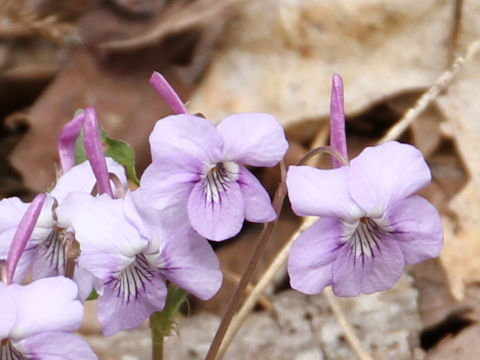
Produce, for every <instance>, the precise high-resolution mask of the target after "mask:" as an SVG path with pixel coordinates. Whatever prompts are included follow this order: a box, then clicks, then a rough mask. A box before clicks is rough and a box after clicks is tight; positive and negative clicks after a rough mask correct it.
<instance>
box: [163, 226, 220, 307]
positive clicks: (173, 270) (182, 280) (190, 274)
mask: <svg viewBox="0 0 480 360" xmlns="http://www.w3.org/2000/svg"><path fill="white" fill-rule="evenodd" d="M160 256H161V259H162V260H163V263H164V269H163V270H162V274H163V275H164V276H165V277H166V278H167V279H168V280H170V281H171V282H173V283H174V284H175V285H177V286H178V287H180V288H182V289H184V290H187V291H188V292H189V293H191V294H193V295H195V296H196V297H198V298H200V299H202V300H208V299H210V298H211V297H212V296H214V295H215V294H216V293H217V291H218V290H219V289H220V286H221V285H222V272H221V270H220V263H219V261H218V258H217V256H216V255H215V252H214V251H213V249H212V247H211V246H210V244H209V243H208V241H206V240H205V239H204V238H202V237H201V236H200V235H198V234H197V233H195V232H194V231H193V230H184V231H180V232H174V233H172V234H171V235H170V236H169V237H168V238H166V239H165V243H164V246H163V248H162V252H161V255H160Z"/></svg>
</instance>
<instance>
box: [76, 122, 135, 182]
mask: <svg viewBox="0 0 480 360" xmlns="http://www.w3.org/2000/svg"><path fill="white" fill-rule="evenodd" d="M100 136H101V139H102V143H103V148H104V151H105V156H110V157H111V158H112V159H113V160H115V161H116V162H117V163H119V164H121V165H123V166H124V167H125V169H126V171H127V176H128V178H129V179H130V180H132V181H133V182H134V183H135V185H137V186H139V185H140V181H139V180H138V178H137V172H136V170H135V152H134V151H133V149H132V147H131V146H130V145H129V144H128V143H126V142H125V141H122V140H117V139H112V138H110V137H108V135H107V133H106V131H105V130H104V129H103V128H100ZM85 160H87V152H86V150H85V143H84V132H83V129H82V131H81V132H80V135H79V136H78V138H77V141H76V143H75V164H80V163H82V162H84V161H85Z"/></svg>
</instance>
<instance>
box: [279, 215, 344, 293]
mask: <svg viewBox="0 0 480 360" xmlns="http://www.w3.org/2000/svg"><path fill="white" fill-rule="evenodd" d="M342 234H343V229H342V223H341V221H339V220H337V219H334V218H322V219H320V220H318V221H317V222H316V223H315V224H313V225H312V226H311V227H310V228H309V229H308V230H306V231H305V232H304V233H303V234H301V235H300V236H299V237H298V239H297V240H296V241H295V242H294V243H293V245H292V250H291V251H290V257H289V259H288V274H289V276H290V285H291V286H292V288H294V289H296V290H298V291H301V292H303V293H305V294H309V295H313V294H319V293H321V292H322V291H323V289H324V288H325V287H326V286H328V285H331V283H332V281H333V263H334V262H335V259H336V258H337V253H338V249H339V248H340V247H341V246H342V245H343V243H342V242H341V238H342Z"/></svg>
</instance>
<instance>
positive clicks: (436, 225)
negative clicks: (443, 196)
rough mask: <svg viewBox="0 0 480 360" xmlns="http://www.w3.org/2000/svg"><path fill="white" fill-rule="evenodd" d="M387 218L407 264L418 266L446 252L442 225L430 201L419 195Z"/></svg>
mask: <svg viewBox="0 0 480 360" xmlns="http://www.w3.org/2000/svg"><path fill="white" fill-rule="evenodd" d="M386 217H387V219H388V222H389V224H390V226H391V227H392V228H393V231H392V236H393V237H394V238H395V240H397V241H398V244H399V246H400V249H401V250H402V253H403V255H404V256H405V262H406V263H407V264H409V265H413V264H417V263H419V262H422V261H424V260H427V259H430V258H434V257H437V256H439V255H440V252H441V251H442V248H443V226H442V221H441V220H440V214H439V213H438V211H437V210H436V209H435V208H434V207H433V205H432V204H430V203H429V202H428V201H427V200H425V199H424V198H422V197H421V196H418V195H414V196H410V197H408V198H406V199H405V200H401V201H398V202H397V203H395V204H393V205H392V207H391V208H390V209H389V210H388V212H387V214H386Z"/></svg>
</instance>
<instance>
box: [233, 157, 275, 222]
mask: <svg viewBox="0 0 480 360" xmlns="http://www.w3.org/2000/svg"><path fill="white" fill-rule="evenodd" d="M237 182H238V184H239V185H240V189H241V190H242V194H243V200H244V201H245V219H247V220H248V221H251V222H257V223H266V222H270V221H273V220H275V219H276V218H277V214H276V213H275V210H274V209H273V206H272V201H271V200H270V196H269V195H268V193H267V191H266V190H265V188H264V187H263V185H262V184H261V183H260V181H258V179H257V178H256V177H255V175H253V174H252V173H251V172H250V171H248V170H247V169H246V168H244V167H243V166H240V167H239V176H238V180H237Z"/></svg>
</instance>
